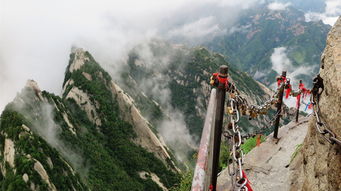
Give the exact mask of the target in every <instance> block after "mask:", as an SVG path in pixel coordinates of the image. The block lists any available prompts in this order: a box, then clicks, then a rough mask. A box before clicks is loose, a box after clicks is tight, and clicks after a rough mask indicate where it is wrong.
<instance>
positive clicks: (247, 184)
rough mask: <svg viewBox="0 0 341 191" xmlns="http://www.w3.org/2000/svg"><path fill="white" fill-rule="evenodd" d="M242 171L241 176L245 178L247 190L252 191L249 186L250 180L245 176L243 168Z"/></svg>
mask: <svg viewBox="0 0 341 191" xmlns="http://www.w3.org/2000/svg"><path fill="white" fill-rule="evenodd" d="M242 173H243V178H245V179H246V180H247V183H246V185H245V186H246V187H247V189H248V191H253V190H252V188H251V185H250V183H251V182H250V181H249V179H248V178H247V177H246V173H245V172H244V170H243V171H242Z"/></svg>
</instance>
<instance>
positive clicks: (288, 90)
mask: <svg viewBox="0 0 341 191" xmlns="http://www.w3.org/2000/svg"><path fill="white" fill-rule="evenodd" d="M290 92H291V85H290V84H288V88H287V89H286V91H285V99H288V97H289V95H290Z"/></svg>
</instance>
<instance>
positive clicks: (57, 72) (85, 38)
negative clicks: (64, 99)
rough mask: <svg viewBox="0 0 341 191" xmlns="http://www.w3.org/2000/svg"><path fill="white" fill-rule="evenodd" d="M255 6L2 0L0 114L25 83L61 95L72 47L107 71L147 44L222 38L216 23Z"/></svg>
mask: <svg viewBox="0 0 341 191" xmlns="http://www.w3.org/2000/svg"><path fill="white" fill-rule="evenodd" d="M328 1H330V2H332V1H333V2H334V1H335V0H328ZM256 2H259V0H244V1H231V0H162V1H161V0H122V1H117V0H96V1H88V0H58V1H52V0H21V1H20V0H0V111H1V110H2V109H3V107H4V106H5V105H6V104H7V103H8V102H10V101H11V100H12V99H13V98H14V96H15V95H16V93H17V92H19V91H20V90H21V89H22V88H23V86H24V85H25V83H26V80H27V79H34V80H36V81H37V82H38V84H39V85H40V87H41V89H44V90H48V91H51V92H54V93H55V94H60V92H61V85H62V82H63V78H64V71H65V68H66V66H67V63H68V57H69V53H70V49H71V46H73V45H74V46H78V47H83V48H85V49H86V50H89V51H90V52H91V53H92V54H93V55H94V56H95V58H96V59H97V60H99V61H100V62H101V63H102V64H103V65H104V66H108V65H110V64H113V63H115V62H117V61H119V60H120V59H123V58H124V57H123V56H124V55H125V54H126V52H127V50H129V49H130V48H131V47H132V46H134V45H135V44H136V43H140V42H143V41H146V40H147V39H149V38H153V37H166V38H167V37H168V38H169V37H173V36H183V37H186V38H200V37H205V36H210V35H212V34H220V33H222V32H225V30H226V29H225V28H222V27H221V26H220V25H219V23H222V22H224V23H225V24H226V25H228V24H230V25H233V24H234V21H235V20H236V18H237V17H238V13H240V12H241V11H244V10H247V8H249V7H252V6H253V5H254V4H255V3H256ZM335 4H336V5H335ZM276 6H277V8H278V7H281V5H276ZM285 6H288V5H285ZM333 6H336V7H338V6H339V5H337V3H334V4H333V3H331V4H330V6H329V7H328V9H330V10H329V11H335V10H334V9H332V8H331V7H333ZM340 9H341V7H340ZM326 11H328V10H326ZM325 16H328V14H327V13H325Z"/></svg>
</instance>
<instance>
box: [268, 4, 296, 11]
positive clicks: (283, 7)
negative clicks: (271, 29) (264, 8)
mask: <svg viewBox="0 0 341 191" xmlns="http://www.w3.org/2000/svg"><path fill="white" fill-rule="evenodd" d="M290 5H291V3H280V2H273V3H270V4H269V5H268V9H269V10H271V11H284V10H286V9H287V7H289V6H290Z"/></svg>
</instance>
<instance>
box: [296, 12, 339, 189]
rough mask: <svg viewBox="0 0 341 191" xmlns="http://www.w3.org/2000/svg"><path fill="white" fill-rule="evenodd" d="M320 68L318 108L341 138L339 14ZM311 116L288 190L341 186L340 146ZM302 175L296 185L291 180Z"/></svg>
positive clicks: (329, 125) (325, 120) (335, 187)
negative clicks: (330, 140) (320, 130)
mask: <svg viewBox="0 0 341 191" xmlns="http://www.w3.org/2000/svg"><path fill="white" fill-rule="evenodd" d="M321 61H322V65H321V68H320V74H321V77H322V78H323V79H324V87H325V89H324V92H323V93H322V95H321V100H320V108H321V117H322V121H323V122H324V123H325V124H326V125H327V126H328V127H329V128H330V129H331V130H332V131H333V132H334V133H335V134H336V137H337V138H338V139H341V84H340V82H341V17H340V18H339V19H338V21H337V22H336V24H335V25H334V27H333V28H332V29H331V31H330V32H329V34H328V38H327V46H326V48H325V50H324V53H323V55H322V59H321ZM315 122H316V121H315V117H314V116H312V117H311V119H310V122H309V130H308V134H307V136H306V138H305V141H304V145H303V148H302V150H301V155H302V156H303V157H302V161H301V165H302V166H303V168H302V169H301V173H299V172H296V173H294V174H293V177H292V180H293V181H292V182H291V190H309V191H314V190H316V191H317V190H328V191H338V190H341V146H339V145H337V144H334V145H332V144H330V143H328V142H327V141H326V140H325V139H324V138H323V137H322V135H320V134H319V133H318V132H317V131H316V129H315ZM298 179H302V181H303V184H302V185H301V186H298V185H299V184H298V182H297V181H295V180H298Z"/></svg>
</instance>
